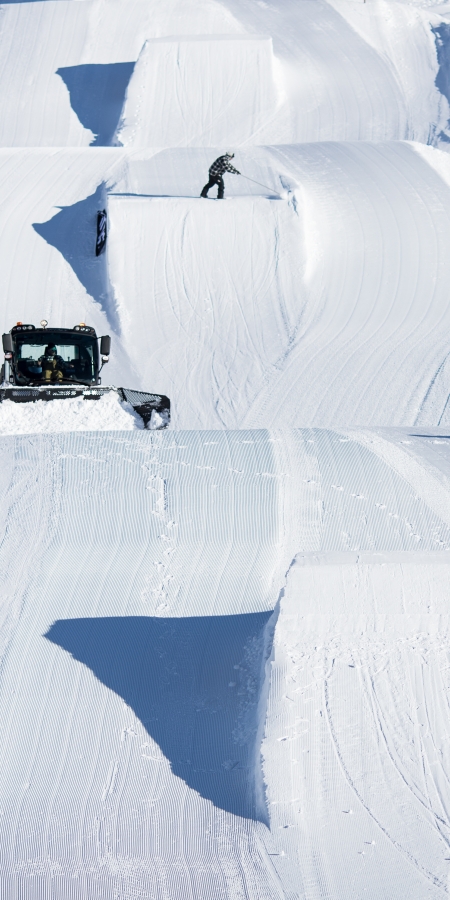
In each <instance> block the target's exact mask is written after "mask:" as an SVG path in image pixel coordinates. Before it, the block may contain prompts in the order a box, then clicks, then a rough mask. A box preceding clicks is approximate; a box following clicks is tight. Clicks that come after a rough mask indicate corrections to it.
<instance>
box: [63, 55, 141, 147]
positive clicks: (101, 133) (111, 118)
mask: <svg viewBox="0 0 450 900" xmlns="http://www.w3.org/2000/svg"><path fill="white" fill-rule="evenodd" d="M134 65H135V64H134V62H124V63H110V64H108V65H85V66H66V67H64V68H61V69H57V72H56V74H57V75H59V76H60V77H61V78H62V80H63V81H64V84H65V85H66V87H67V90H68V91H69V95H70V105H71V107H72V109H73V111H74V112H75V113H76V115H77V116H78V118H79V120H80V122H81V124H82V125H83V127H84V128H89V129H90V130H91V131H92V132H93V133H94V135H95V138H94V140H93V141H91V147H110V146H112V145H113V141H114V135H115V132H116V128H117V126H118V124H119V119H120V114H121V112H122V107H123V103H124V100H125V94H126V91H127V87H128V83H129V81H130V78H131V76H132V74H133V69H134Z"/></svg>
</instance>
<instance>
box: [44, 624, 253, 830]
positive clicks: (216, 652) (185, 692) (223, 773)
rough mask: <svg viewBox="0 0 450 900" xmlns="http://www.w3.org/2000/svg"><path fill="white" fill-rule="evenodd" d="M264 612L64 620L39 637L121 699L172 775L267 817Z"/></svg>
mask: <svg viewBox="0 0 450 900" xmlns="http://www.w3.org/2000/svg"><path fill="white" fill-rule="evenodd" d="M270 616H271V613H252V614H247V615H235V616H203V617H196V618H182V619H162V618H151V617H147V616H126V617H114V618H98V619H95V618H93V619H63V620H59V621H57V622H55V623H54V624H53V625H52V626H51V628H50V629H49V631H48V632H47V634H46V635H45V637H46V638H47V639H48V640H49V641H52V642H53V643H54V644H58V645H59V646H60V647H62V648H63V649H64V650H66V651H67V652H68V653H70V654H71V655H72V657H73V658H74V659H75V660H77V661H78V662H81V663H83V664H84V665H85V666H88V667H89V669H91V671H92V672H93V673H94V675H95V676H96V678H98V679H99V681H101V682H102V683H103V684H105V685H106V686H107V687H108V688H110V690H112V691H114V692H115V693H116V694H118V695H119V696H120V697H122V698H123V700H124V701H125V703H126V704H127V705H128V706H129V707H131V709H133V711H134V712H135V714H136V716H137V717H138V718H139V719H140V721H141V722H142V724H143V725H144V727H145V729H146V731H147V732H148V734H149V735H150V736H151V737H152V738H153V740H154V741H156V743H157V744H158V745H159V747H160V748H161V751H162V752H163V754H164V756H165V757H166V758H167V759H168V760H169V761H170V764H171V769H172V772H173V773H174V775H176V776H178V777H179V778H182V779H183V780H184V781H185V782H186V784H187V785H188V786H189V787H190V788H192V789H194V790H195V791H197V792H198V793H199V794H200V795H201V796H202V797H204V798H206V799H208V800H210V801H211V802H212V803H213V804H214V805H215V806H217V807H219V808H221V809H223V810H226V811H227V812H230V813H234V814H235V815H239V816H244V817H246V818H251V819H257V820H259V821H264V822H266V823H267V818H266V815H265V810H264V809H261V806H262V805H263V804H261V802H259V803H257V801H256V782H257V781H258V773H256V772H255V764H256V760H257V758H259V757H258V751H257V748H256V744H255V742H256V740H257V705H258V700H259V696H260V690H261V677H262V672H263V662H264V654H265V652H266V650H265V648H266V641H265V627H266V625H267V622H268V620H269V619H270ZM74 677H75V675H74Z"/></svg>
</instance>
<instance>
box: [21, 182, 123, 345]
mask: <svg viewBox="0 0 450 900" xmlns="http://www.w3.org/2000/svg"><path fill="white" fill-rule="evenodd" d="M105 190H106V187H105V185H104V184H100V185H99V186H98V188H97V190H96V191H95V193H94V194H91V195H90V196H89V197H85V199H84V200H79V201H78V202H77V203H74V204H73V205H72V206H62V207H59V212H57V213H56V215H54V216H53V218H51V219H49V220H48V221H47V222H34V223H33V228H34V230H35V231H37V233H38V234H39V235H40V237H42V238H44V241H47V243H48V244H50V245H51V246H52V247H55V248H56V250H59V252H60V253H61V254H62V255H63V257H64V259H65V260H66V262H68V263H69V265H70V266H71V267H72V269H73V271H74V272H75V275H76V276H77V278H78V280H79V281H80V282H81V284H82V285H83V287H84V288H85V290H86V291H87V293H88V294H90V295H91V297H93V298H94V300H96V301H97V303H99V304H100V306H101V308H102V310H103V311H104V312H105V314H106V316H107V317H108V321H109V324H110V327H111V328H112V329H113V330H114V331H115V332H116V333H118V332H119V330H120V329H119V321H118V316H117V311H116V308H115V305H114V303H113V301H112V295H111V292H110V290H109V284H108V275H107V268H106V261H105V257H104V256H103V255H102V256H98V257H96V255H95V242H96V237H97V212H98V211H99V210H100V209H103V208H104V207H105Z"/></svg>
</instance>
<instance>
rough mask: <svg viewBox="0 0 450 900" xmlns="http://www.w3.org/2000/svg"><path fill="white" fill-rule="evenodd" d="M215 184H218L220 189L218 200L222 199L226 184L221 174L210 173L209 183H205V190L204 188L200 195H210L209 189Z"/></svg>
mask: <svg viewBox="0 0 450 900" xmlns="http://www.w3.org/2000/svg"><path fill="white" fill-rule="evenodd" d="M215 184H217V187H218V191H217V199H218V200H222V198H223V192H224V190H225V185H224V183H223V178H222V176H221V175H210V176H209V181H208V184H205V187H204V188H203V190H202V192H201V194H200V197H207V196H208V191H209V190H210V189H211V188H212V187H214V185H215Z"/></svg>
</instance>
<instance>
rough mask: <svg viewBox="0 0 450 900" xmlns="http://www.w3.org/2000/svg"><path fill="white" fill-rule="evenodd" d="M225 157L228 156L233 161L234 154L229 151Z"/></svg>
mask: <svg viewBox="0 0 450 900" xmlns="http://www.w3.org/2000/svg"><path fill="white" fill-rule="evenodd" d="M225 156H229V158H230V159H233V156H234V153H232V152H231V150H227V152H226V153H225Z"/></svg>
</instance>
